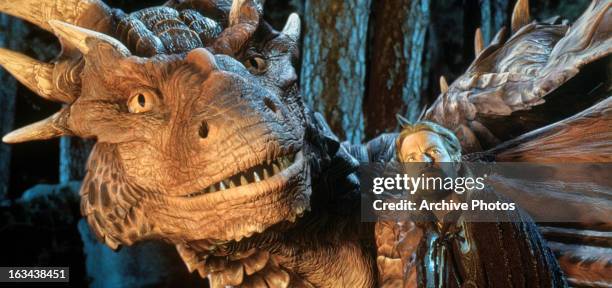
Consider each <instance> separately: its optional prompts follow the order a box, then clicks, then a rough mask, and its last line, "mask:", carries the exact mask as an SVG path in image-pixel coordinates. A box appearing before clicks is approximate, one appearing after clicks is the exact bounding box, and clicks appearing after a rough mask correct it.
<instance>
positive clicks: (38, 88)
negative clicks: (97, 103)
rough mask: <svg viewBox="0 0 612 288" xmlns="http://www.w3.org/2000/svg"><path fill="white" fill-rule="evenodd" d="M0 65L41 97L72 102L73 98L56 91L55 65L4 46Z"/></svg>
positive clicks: (0, 51) (0, 55)
mask: <svg viewBox="0 0 612 288" xmlns="http://www.w3.org/2000/svg"><path fill="white" fill-rule="evenodd" d="M0 65H2V67H4V69H6V70H7V71H8V72H9V73H11V74H12V75H13V76H15V78H17V80H19V82H21V83H23V85H25V86H27V87H28V88H30V90H32V91H34V92H35V93H36V94H38V95H40V96H41V97H43V98H45V99H48V100H51V101H56V102H63V103H69V102H71V100H72V99H65V97H62V96H64V95H63V94H62V93H54V92H55V89H54V86H53V70H54V68H55V65H53V64H49V63H45V62H40V61H38V60H35V59H32V58H30V57H28V56H26V55H23V54H21V53H17V52H14V51H11V50H7V49H4V48H0Z"/></svg>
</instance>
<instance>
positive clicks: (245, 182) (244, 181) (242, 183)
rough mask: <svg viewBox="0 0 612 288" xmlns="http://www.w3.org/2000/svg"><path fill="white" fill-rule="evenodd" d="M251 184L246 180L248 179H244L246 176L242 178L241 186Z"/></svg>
mask: <svg viewBox="0 0 612 288" xmlns="http://www.w3.org/2000/svg"><path fill="white" fill-rule="evenodd" d="M246 184H249V181H248V180H247V179H246V177H244V174H243V175H242V176H240V185H246Z"/></svg>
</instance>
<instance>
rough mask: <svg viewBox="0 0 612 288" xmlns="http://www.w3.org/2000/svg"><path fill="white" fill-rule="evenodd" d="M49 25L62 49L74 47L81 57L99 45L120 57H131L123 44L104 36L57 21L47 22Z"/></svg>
mask: <svg viewBox="0 0 612 288" xmlns="http://www.w3.org/2000/svg"><path fill="white" fill-rule="evenodd" d="M49 25H51V27H52V28H53V32H54V33H55V35H56V36H57V37H58V38H59V39H60V41H61V43H62V47H65V46H69V47H75V48H76V49H78V50H79V51H80V52H81V53H82V54H83V55H87V54H89V52H91V51H92V50H95V47H96V46H97V44H100V43H106V44H109V45H111V46H112V47H113V48H114V50H115V51H117V52H119V53H120V54H121V55H122V56H126V57H127V56H130V55H131V53H130V50H129V49H128V48H127V47H125V45H123V43H121V42H119V40H117V39H115V38H113V37H110V36H108V35H106V34H102V33H99V32H96V31H93V30H89V29H85V28H81V27H78V26H74V25H72V24H68V23H65V22H62V21H57V20H51V21H49Z"/></svg>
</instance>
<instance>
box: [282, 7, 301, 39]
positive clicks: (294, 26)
mask: <svg viewBox="0 0 612 288" xmlns="http://www.w3.org/2000/svg"><path fill="white" fill-rule="evenodd" d="M301 25H302V23H301V22H300V16H299V15H298V14H296V13H291V15H289V18H288V19H287V23H285V27H283V31H282V33H283V34H285V35H287V36H288V37H289V38H291V39H292V40H294V41H298V40H299V39H300V32H301V29H302V27H301Z"/></svg>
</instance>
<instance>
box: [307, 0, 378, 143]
mask: <svg viewBox="0 0 612 288" xmlns="http://www.w3.org/2000/svg"><path fill="white" fill-rule="evenodd" d="M370 3H371V0H342V1H340V0H338V1H328V0H307V1H306V3H305V7H304V22H305V29H304V30H305V31H304V43H303V53H302V71H301V89H302V95H303V96H304V99H305V100H306V103H307V104H308V105H310V106H311V107H312V108H313V109H314V110H315V111H319V112H321V113H323V114H324V116H325V118H326V119H327V120H328V122H329V124H330V126H331V128H332V129H333V130H334V132H336V133H337V134H338V135H339V136H340V138H342V139H346V140H349V141H351V142H353V143H358V142H360V141H361V140H362V138H363V129H364V124H363V121H364V120H363V111H362V102H363V95H364V91H365V76H366V60H365V59H366V38H367V28H368V17H369V12H370Z"/></svg>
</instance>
